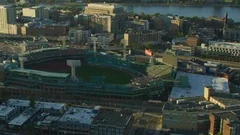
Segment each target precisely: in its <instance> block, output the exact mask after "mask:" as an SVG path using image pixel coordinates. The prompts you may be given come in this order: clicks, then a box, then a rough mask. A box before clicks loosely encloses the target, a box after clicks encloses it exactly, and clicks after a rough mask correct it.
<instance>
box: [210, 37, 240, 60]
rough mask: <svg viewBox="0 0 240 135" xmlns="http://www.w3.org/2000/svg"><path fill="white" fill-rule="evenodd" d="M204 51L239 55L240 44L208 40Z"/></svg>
mask: <svg viewBox="0 0 240 135" xmlns="http://www.w3.org/2000/svg"><path fill="white" fill-rule="evenodd" d="M206 51H209V52H215V53H219V54H226V55H231V56H237V57H240V44H239V43H233V42H217V41H210V42H209V46H208V47H207V50H206Z"/></svg>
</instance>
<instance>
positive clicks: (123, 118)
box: [91, 110, 133, 135]
mask: <svg viewBox="0 0 240 135" xmlns="http://www.w3.org/2000/svg"><path fill="white" fill-rule="evenodd" d="M132 125H133V116H132V114H128V113H124V112H121V111H114V110H102V111H100V112H99V113H98V115H97V116H96V117H95V118H94V121H93V122H92V126H91V127H92V134H94V135H104V134H111V135H128V134H129V132H130V130H131V128H132Z"/></svg>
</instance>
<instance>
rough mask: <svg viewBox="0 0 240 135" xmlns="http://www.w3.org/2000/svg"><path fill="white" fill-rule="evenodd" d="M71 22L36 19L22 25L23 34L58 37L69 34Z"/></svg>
mask: <svg viewBox="0 0 240 135" xmlns="http://www.w3.org/2000/svg"><path fill="white" fill-rule="evenodd" d="M68 31H69V22H60V23H54V22H52V21H50V20H49V21H48V20H45V21H34V22H30V23H26V24H24V26H22V27H21V35H31V36H50V37H58V36H63V35H67V34H68Z"/></svg>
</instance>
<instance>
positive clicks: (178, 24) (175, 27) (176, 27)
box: [170, 19, 182, 34]
mask: <svg viewBox="0 0 240 135" xmlns="http://www.w3.org/2000/svg"><path fill="white" fill-rule="evenodd" d="M181 30H182V20H180V19H172V20H171V25H170V31H171V32H172V33H174V34H176V33H178V32H180V31H181Z"/></svg>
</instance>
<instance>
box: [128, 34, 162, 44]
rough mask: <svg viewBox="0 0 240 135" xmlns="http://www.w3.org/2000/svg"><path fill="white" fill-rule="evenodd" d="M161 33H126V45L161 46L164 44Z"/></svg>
mask: <svg viewBox="0 0 240 135" xmlns="http://www.w3.org/2000/svg"><path fill="white" fill-rule="evenodd" d="M162 35H163V33H162V32H161V31H142V32H128V33H124V42H125V44H126V45H131V44H134V43H139V44H142V45H143V44H146V43H152V44H160V43H161V42H162Z"/></svg>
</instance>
